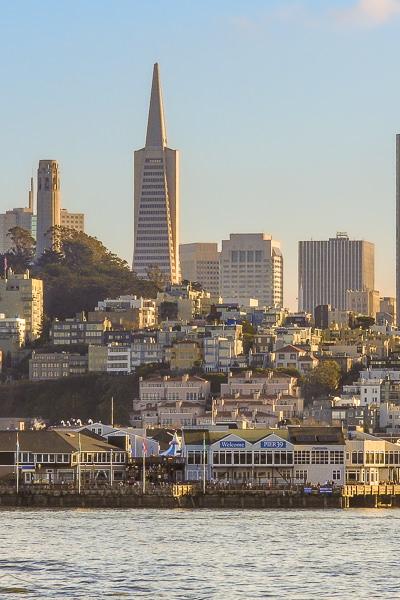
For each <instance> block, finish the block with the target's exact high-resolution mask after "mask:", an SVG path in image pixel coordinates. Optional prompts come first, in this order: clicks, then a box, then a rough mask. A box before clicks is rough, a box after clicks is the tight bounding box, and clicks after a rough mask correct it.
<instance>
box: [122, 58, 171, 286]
mask: <svg viewBox="0 0 400 600" xmlns="http://www.w3.org/2000/svg"><path fill="white" fill-rule="evenodd" d="M134 204H135V206H134V214H135V226H134V254H133V267H132V268H133V270H134V271H135V272H136V273H137V274H138V275H139V277H147V276H148V274H149V273H148V272H149V270H151V269H153V268H155V267H156V268H158V269H159V270H160V271H161V273H162V274H163V276H164V278H165V280H166V281H169V282H171V283H177V282H179V281H180V268H179V153H178V151H177V150H172V149H171V148H169V147H168V146H167V133H166V127H165V118H164V107H163V101H162V93H161V84H160V74H159V67H158V64H157V63H156V64H155V65H154V70H153V82H152V87H151V97H150V109H149V117H148V123H147V135H146V144H145V147H144V148H142V149H141V150H137V151H136V152H135V159H134Z"/></svg>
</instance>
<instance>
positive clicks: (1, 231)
mask: <svg viewBox="0 0 400 600" xmlns="http://www.w3.org/2000/svg"><path fill="white" fill-rule="evenodd" d="M14 227H21V228H22V229H26V230H27V231H29V233H30V234H31V236H32V237H34V238H35V239H36V215H34V214H33V178H32V179H31V188H30V190H29V196H28V206H24V207H22V208H13V209H12V210H7V211H6V212H5V213H2V214H0V253H2V254H4V253H5V252H8V251H9V250H11V248H12V246H13V244H12V240H11V237H10V235H9V234H10V229H13V228H14Z"/></svg>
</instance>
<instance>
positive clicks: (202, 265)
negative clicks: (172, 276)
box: [179, 242, 220, 296]
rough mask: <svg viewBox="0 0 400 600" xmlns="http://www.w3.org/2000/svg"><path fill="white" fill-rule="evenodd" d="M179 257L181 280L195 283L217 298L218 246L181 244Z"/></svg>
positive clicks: (203, 243)
mask: <svg viewBox="0 0 400 600" xmlns="http://www.w3.org/2000/svg"><path fill="white" fill-rule="evenodd" d="M179 255H180V264H181V271H182V279H184V280H187V281H196V282H198V283H200V284H201V285H202V287H203V289H205V290H207V291H208V292H210V293H211V294H212V295H214V296H218V295H219V293H220V291H219V258H220V253H219V252H218V244H216V243H214V242H212V243H205V242H202V243H193V244H181V245H180V247H179Z"/></svg>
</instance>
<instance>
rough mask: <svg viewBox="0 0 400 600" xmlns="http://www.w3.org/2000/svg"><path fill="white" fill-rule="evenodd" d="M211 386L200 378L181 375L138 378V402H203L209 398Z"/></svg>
mask: <svg viewBox="0 0 400 600" xmlns="http://www.w3.org/2000/svg"><path fill="white" fill-rule="evenodd" d="M210 391H211V384H210V382H209V381H207V380H206V379H203V378H202V377H196V376H192V375H187V374H186V375H182V376H181V377H170V376H169V375H166V376H165V377H152V378H150V379H143V378H140V381H139V400H140V403H141V404H146V403H154V402H164V401H167V400H168V401H182V402H184V401H187V402H199V401H205V400H207V398H208V397H209V396H210Z"/></svg>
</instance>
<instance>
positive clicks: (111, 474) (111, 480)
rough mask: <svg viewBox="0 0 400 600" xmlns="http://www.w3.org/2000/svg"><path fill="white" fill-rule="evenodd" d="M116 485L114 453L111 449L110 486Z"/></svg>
mask: <svg viewBox="0 0 400 600" xmlns="http://www.w3.org/2000/svg"><path fill="white" fill-rule="evenodd" d="M113 483H114V477H113V451H112V448H111V452H110V485H111V487H112V485H113Z"/></svg>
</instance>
